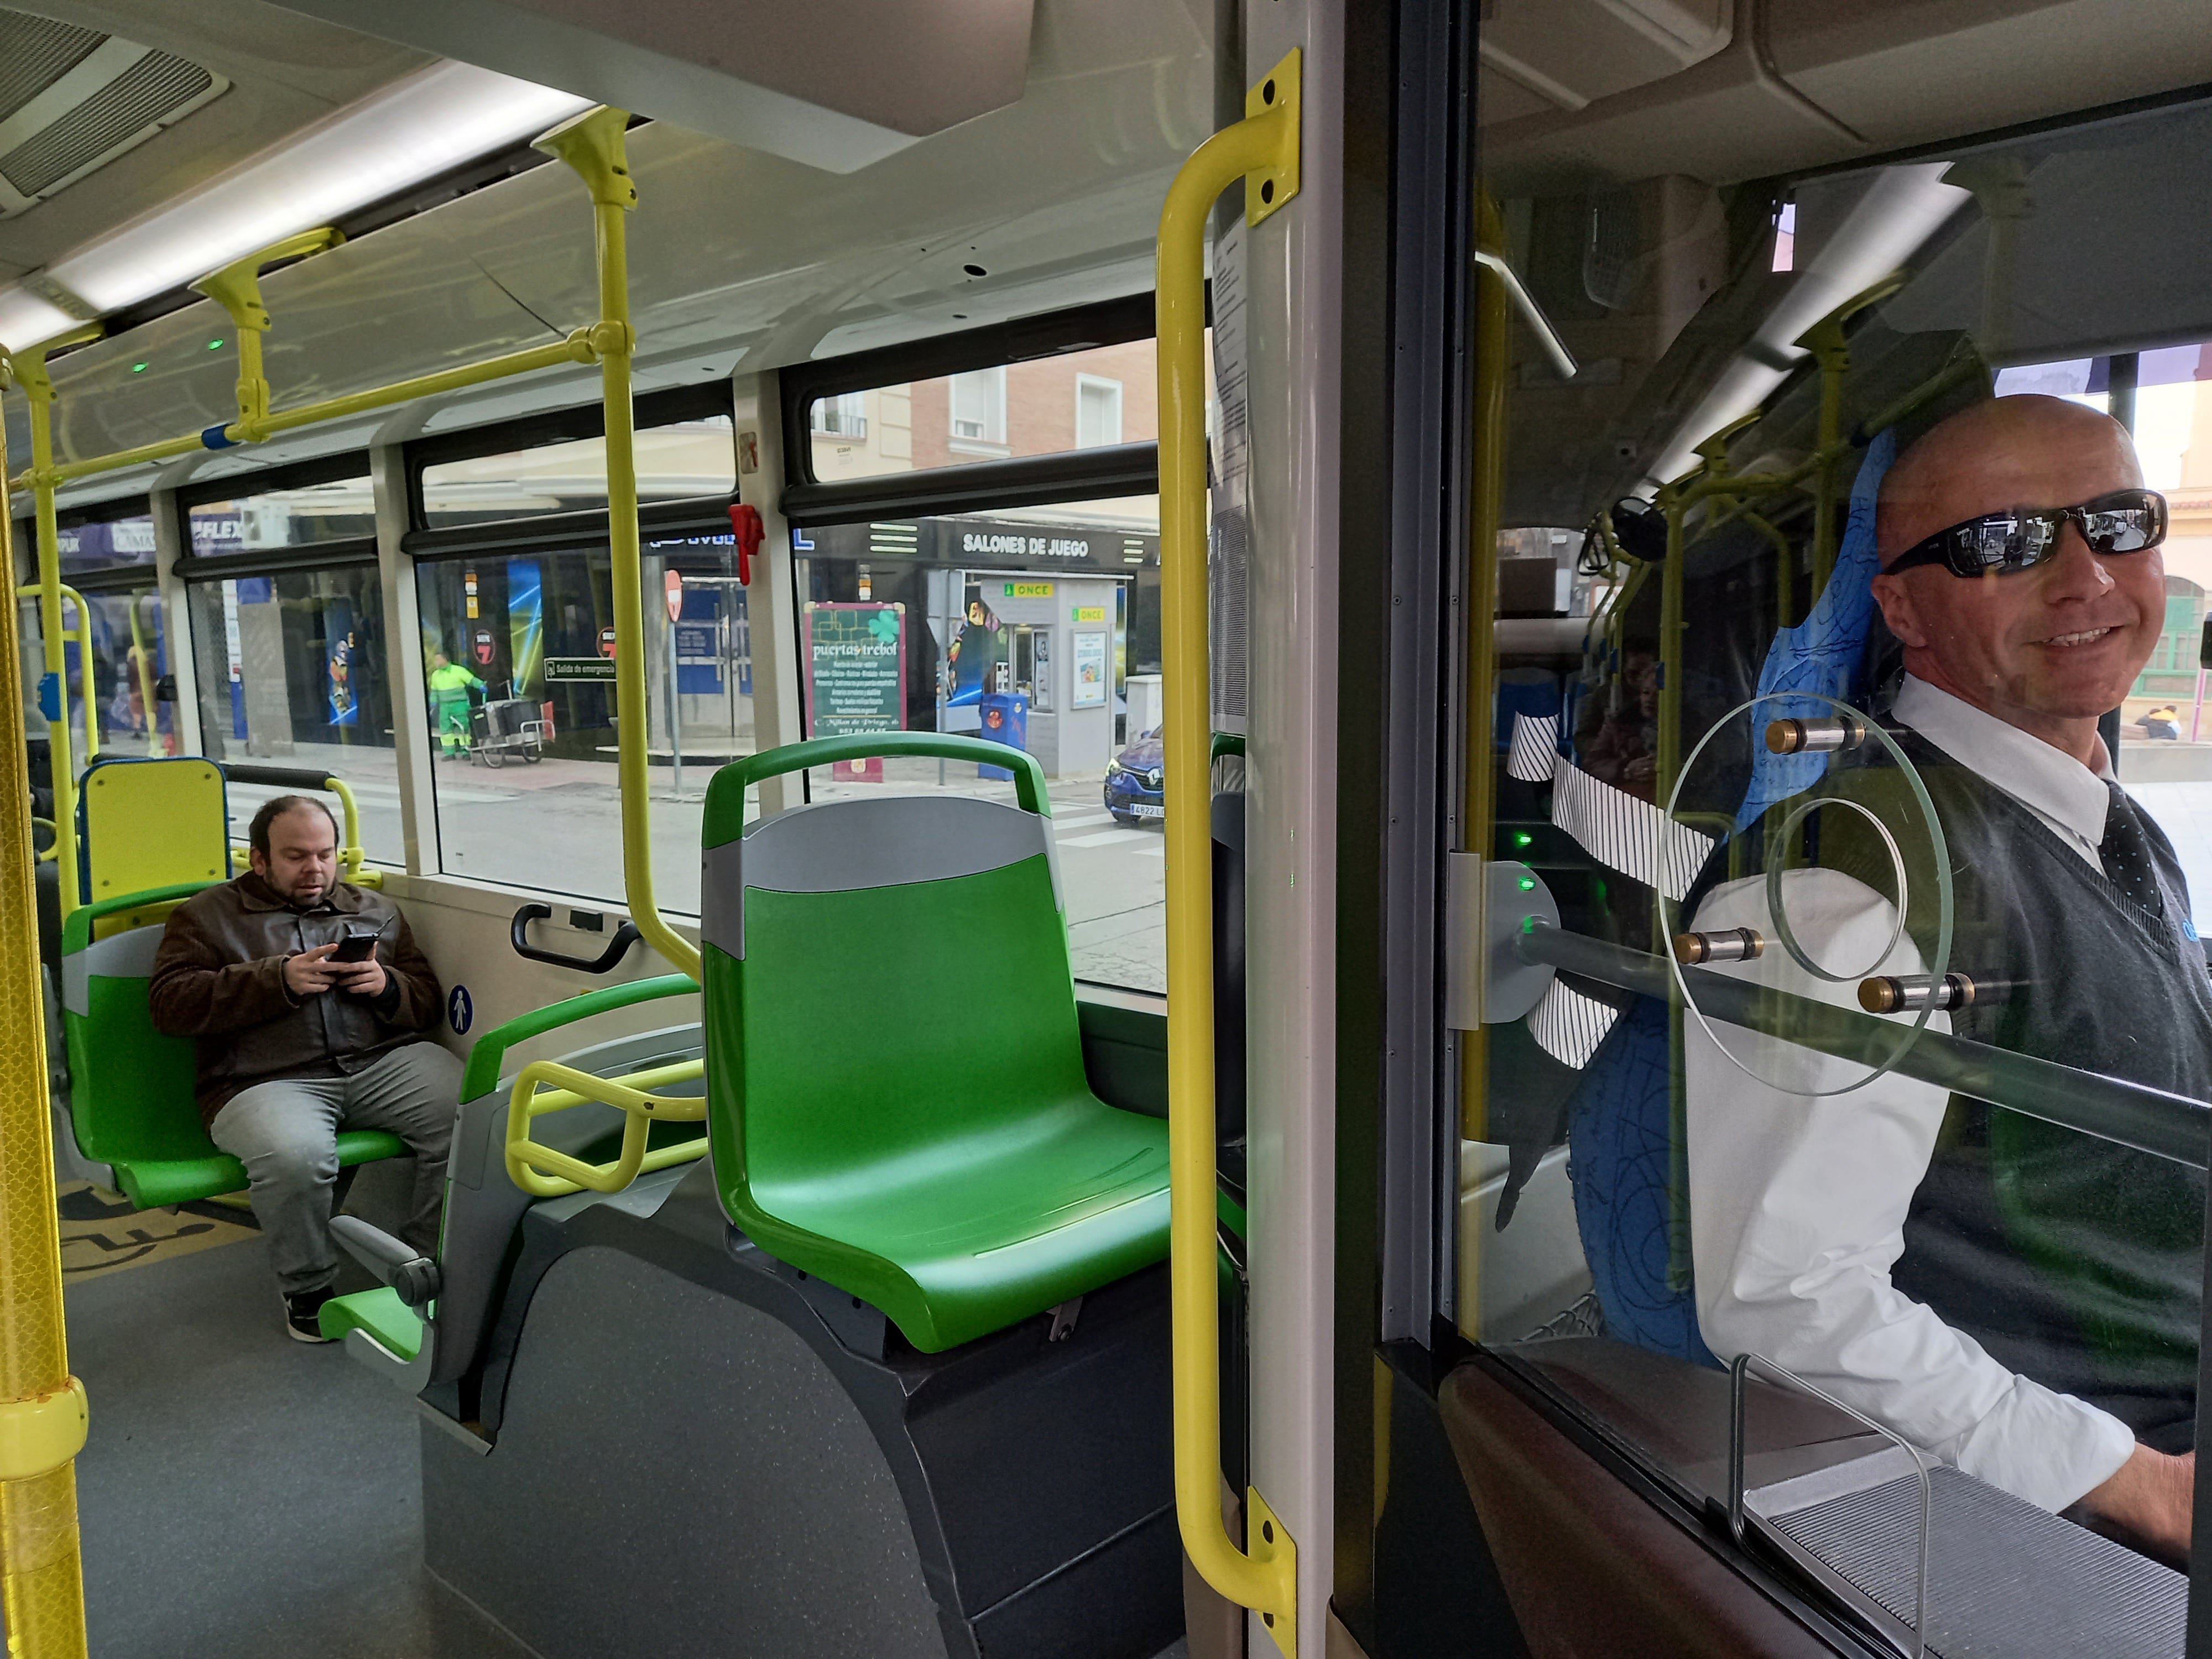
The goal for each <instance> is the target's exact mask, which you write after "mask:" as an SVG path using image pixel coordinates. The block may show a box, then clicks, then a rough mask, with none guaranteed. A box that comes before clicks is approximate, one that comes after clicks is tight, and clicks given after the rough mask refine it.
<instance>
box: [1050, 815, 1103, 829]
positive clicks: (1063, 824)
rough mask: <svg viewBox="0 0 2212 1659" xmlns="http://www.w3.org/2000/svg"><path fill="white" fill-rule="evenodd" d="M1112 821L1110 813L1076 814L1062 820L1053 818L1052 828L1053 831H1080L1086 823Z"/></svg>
mask: <svg viewBox="0 0 2212 1659" xmlns="http://www.w3.org/2000/svg"><path fill="white" fill-rule="evenodd" d="M1113 821H1114V815H1113V814H1112V813H1111V812H1076V813H1073V814H1071V815H1070V816H1069V817H1064V818H1060V817H1056V818H1054V820H1053V821H1052V827H1053V828H1054V829H1081V828H1082V827H1083V826H1084V825H1085V824H1086V823H1113Z"/></svg>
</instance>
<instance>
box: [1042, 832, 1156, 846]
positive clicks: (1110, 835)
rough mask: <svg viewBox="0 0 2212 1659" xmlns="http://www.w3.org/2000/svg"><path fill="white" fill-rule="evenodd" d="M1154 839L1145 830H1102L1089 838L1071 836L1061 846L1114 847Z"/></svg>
mask: <svg viewBox="0 0 2212 1659" xmlns="http://www.w3.org/2000/svg"><path fill="white" fill-rule="evenodd" d="M1150 840H1152V834H1151V832H1150V831H1148V830H1144V829H1101V830H1098V831H1097V833H1095V834H1092V835H1088V836H1067V837H1066V839H1064V840H1063V841H1062V842H1060V845H1061V846H1062V847H1112V846H1114V845H1115V844H1116V843H1118V842H1131V841H1150Z"/></svg>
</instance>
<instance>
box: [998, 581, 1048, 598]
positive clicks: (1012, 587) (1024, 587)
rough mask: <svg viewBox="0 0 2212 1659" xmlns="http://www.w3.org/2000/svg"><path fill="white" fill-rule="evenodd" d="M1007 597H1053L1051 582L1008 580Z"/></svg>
mask: <svg viewBox="0 0 2212 1659" xmlns="http://www.w3.org/2000/svg"><path fill="white" fill-rule="evenodd" d="M1051 597H1052V584H1051V583H1050V582H1008V583H1007V584H1006V598H1008V599H1050V598H1051Z"/></svg>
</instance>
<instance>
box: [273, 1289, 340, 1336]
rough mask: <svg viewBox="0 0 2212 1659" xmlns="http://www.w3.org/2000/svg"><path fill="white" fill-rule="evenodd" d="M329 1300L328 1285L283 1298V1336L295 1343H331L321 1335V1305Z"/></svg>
mask: <svg viewBox="0 0 2212 1659" xmlns="http://www.w3.org/2000/svg"><path fill="white" fill-rule="evenodd" d="M330 1299H331V1291H330V1287H329V1286H328V1285H325V1286H324V1287H323V1288H322V1289H321V1290H319V1291H301V1292H300V1293H299V1295H297V1296H292V1295H289V1294H288V1295H287V1296H286V1297H284V1334H286V1335H287V1336H289V1337H290V1338H291V1339H292V1340H294V1341H295V1342H333V1341H336V1340H337V1338H335V1337H329V1336H325V1335H324V1334H323V1304H324V1303H325V1302H327V1301H329V1300H330Z"/></svg>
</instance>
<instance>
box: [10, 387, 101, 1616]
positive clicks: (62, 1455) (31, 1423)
mask: <svg viewBox="0 0 2212 1659" xmlns="http://www.w3.org/2000/svg"><path fill="white" fill-rule="evenodd" d="M40 367H41V368H42V369H43V367H44V365H43V363H42V364H41V365H40ZM32 408H33V410H34V411H36V410H39V409H40V404H38V403H37V402H36V401H35V400H34V401H33V404H32ZM37 418H38V417H37V416H36V414H35V413H34V416H33V421H34V430H35V429H36V422H37ZM7 472H8V469H7V439H6V435H5V432H4V431H0V555H4V556H5V557H6V558H7V559H8V560H9V568H11V569H12V568H14V558H15V549H14V546H13V544H12V538H13V536H14V533H15V526H14V524H13V521H12V520H11V518H10V516H9V512H8V500H7V485H6V483H5V480H6V478H7ZM42 502H43V506H44V512H43V514H42V516H43V517H44V518H45V519H46V521H47V522H49V523H51V520H52V491H51V490H48V491H46V493H45V495H43V497H42ZM42 597H43V602H44V604H45V605H46V610H47V612H48V620H47V623H46V638H47V641H49V650H50V652H51V650H52V642H53V641H58V639H59V638H60V636H61V629H60V617H59V615H58V612H59V611H60V608H61V607H60V596H59V594H58V592H56V591H55V587H54V585H53V583H52V580H49V581H48V583H47V586H46V592H45V594H44V595H43V596H42ZM19 650H20V647H19V645H18V641H17V636H16V629H15V606H14V605H6V606H4V607H0V660H4V661H5V662H6V663H7V664H9V665H10V667H9V671H7V672H4V673H0V732H21V730H22V729H23V702H22V683H21V676H20V674H18V673H16V672H15V671H14V669H13V666H12V665H14V664H15V663H18V662H20V661H21V656H20V654H19ZM63 775H64V769H63V768H61V767H59V766H57V768H56V769H55V781H56V782H57V783H58V782H59V781H60V780H61V778H62V776H63ZM57 828H59V826H57ZM62 845H63V846H64V848H71V842H70V841H69V839H68V838H67V837H66V836H64V839H63V842H62ZM71 850H72V851H73V850H74V849H73V848H71ZM32 863H33V854H32V843H31V792H30V785H29V780H28V779H27V776H26V775H25V774H24V771H23V769H22V767H21V765H20V764H17V763H13V762H10V763H7V764H6V766H5V768H4V775H0V1626H3V1627H4V1628H5V1630H6V1632H7V1638H8V1653H9V1659H82V1656H83V1655H84V1652H85V1633H84V1575H83V1571H82V1566H81V1565H80V1562H79V1559H78V1554H77V1528H76V1454H77V1452H78V1450H79V1449H82V1446H83V1444H84V1433H85V1410H84V1391H83V1389H82V1387H81V1386H80V1385H79V1384H78V1383H77V1381H76V1378H75V1377H72V1376H70V1374H69V1350H68V1346H67V1343H66V1340H65V1338H64V1331H63V1328H62V1261H61V1240H60V1238H59V1237H58V1231H57V1229H56V1226H55V1222H54V1203H55V1199H54V1149H53V1141H52V1114H51V1113H50V1111H49V1110H48V1108H47V1103H46V1021H45V1013H44V1009H43V1006H42V1000H41V998H40V989H39V955H38V912H37V908H36V903H35V901H34V899H33V892H32V877H31V870H32ZM68 877H69V872H68V871H67V869H66V868H65V869H64V878H68ZM64 890H65V891H67V890H70V889H67V888H65V889H64Z"/></svg>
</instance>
